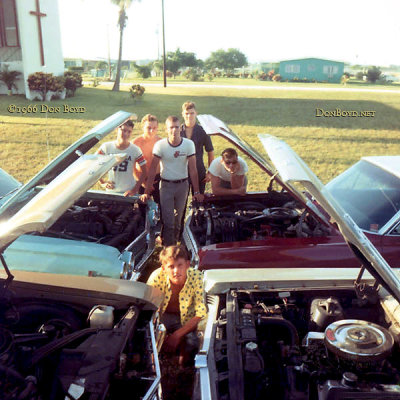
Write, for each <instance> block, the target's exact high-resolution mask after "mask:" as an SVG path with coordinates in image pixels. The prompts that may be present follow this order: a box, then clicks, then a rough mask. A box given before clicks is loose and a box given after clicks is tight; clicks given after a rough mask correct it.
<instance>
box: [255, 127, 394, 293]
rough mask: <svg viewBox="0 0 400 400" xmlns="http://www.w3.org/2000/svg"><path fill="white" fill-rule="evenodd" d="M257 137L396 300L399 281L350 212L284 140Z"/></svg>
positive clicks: (284, 177)
mask: <svg viewBox="0 0 400 400" xmlns="http://www.w3.org/2000/svg"><path fill="white" fill-rule="evenodd" d="M258 137H259V139H260V141H261V143H262V145H263V146H264V149H265V151H266V152H267V153H268V156H269V157H270V159H271V160H272V162H273V163H274V165H275V167H276V169H277V171H278V173H279V176H280V179H281V180H282V181H283V182H285V184H288V185H293V184H294V183H299V184H301V185H302V186H304V188H305V189H306V191H307V192H309V193H310V194H311V195H312V196H313V197H314V199H315V200H316V201H317V202H318V203H319V204H320V206H321V207H322V208H323V209H324V210H325V211H326V212H327V213H328V214H329V215H330V216H331V218H332V219H333V221H334V222H335V223H336V224H337V226H338V227H339V230H340V232H341V233H342V235H343V237H344V239H345V240H346V242H347V244H348V245H349V247H350V248H351V250H353V252H354V254H355V255H356V257H357V258H358V259H359V260H360V261H361V263H362V266H363V267H365V268H366V269H367V270H368V272H369V273H370V274H371V275H372V276H373V277H374V278H375V279H376V281H377V282H378V283H380V284H381V285H382V286H384V287H385V288H386V289H387V290H388V291H389V292H390V293H391V294H392V295H394V297H396V298H397V300H400V281H399V279H398V278H397V276H396V275H395V274H394V273H393V271H392V269H391V268H390V266H389V265H388V264H387V262H386V261H385V260H384V258H383V257H382V256H381V254H380V253H379V252H378V250H377V249H376V248H375V247H374V246H373V244H372V243H371V242H370V241H369V239H368V238H367V237H366V236H365V235H364V233H363V232H362V230H361V229H360V228H359V227H358V226H357V224H356V223H355V222H354V221H353V219H352V218H351V217H350V215H349V214H347V213H346V212H345V211H344V210H343V208H342V207H341V206H340V205H339V203H338V202H337V201H336V200H335V199H334V198H333V197H332V195H331V194H330V193H329V191H328V190H327V189H326V188H325V186H324V185H323V184H322V182H321V181H320V180H319V179H318V178H317V176H316V175H315V174H314V173H313V172H312V171H311V169H310V168H309V167H308V166H307V165H306V164H305V162H304V161H303V160H302V159H301V158H300V157H299V156H298V155H297V154H296V153H295V152H294V151H293V150H292V149H291V148H290V146H289V145H288V144H286V143H285V142H284V141H282V140H280V139H278V138H276V137H274V136H270V135H266V134H261V135H258Z"/></svg>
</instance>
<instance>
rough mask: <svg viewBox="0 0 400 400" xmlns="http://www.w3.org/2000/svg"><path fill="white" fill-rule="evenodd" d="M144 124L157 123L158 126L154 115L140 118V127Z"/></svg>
mask: <svg viewBox="0 0 400 400" xmlns="http://www.w3.org/2000/svg"><path fill="white" fill-rule="evenodd" d="M146 122H157V125H158V119H157V117H156V116H155V115H152V114H146V115H145V116H144V117H143V118H142V122H141V123H142V125H144V124H145V123H146Z"/></svg>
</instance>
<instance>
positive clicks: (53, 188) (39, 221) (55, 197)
mask: <svg viewBox="0 0 400 400" xmlns="http://www.w3.org/2000/svg"><path fill="white" fill-rule="evenodd" d="M125 158H126V155H125V154H115V155H107V156H105V155H99V154H95V155H82V156H81V157H79V158H78V159H77V160H76V161H75V162H73V163H72V164H71V165H70V166H69V167H68V168H67V169H66V170H64V171H63V172H62V173H61V174H60V175H58V176H57V177H56V178H55V179H53V180H52V181H51V182H50V184H49V185H47V186H46V187H44V188H43V189H42V190H40V191H38V193H37V194H36V196H34V197H33V198H32V199H31V200H30V201H29V202H28V203H27V204H26V205H25V206H24V207H22V208H21V209H20V210H19V211H18V212H17V213H16V214H15V215H13V216H12V217H11V218H9V219H8V220H7V221H6V222H3V223H1V224H0V253H1V252H3V251H4V250H5V248H6V247H7V246H8V245H9V244H10V243H12V242H13V241H14V240H15V239H17V238H18V237H19V236H21V235H23V234H24V233H29V232H44V231H45V230H46V229H48V228H49V227H50V226H51V225H52V224H53V223H54V222H55V221H56V220H57V219H58V218H59V217H60V216H61V215H62V214H63V213H64V212H65V211H66V210H67V209H68V208H69V207H70V206H71V205H72V204H73V203H74V202H75V201H76V200H77V199H78V198H79V197H81V196H82V195H83V194H84V193H86V192H87V191H88V190H89V189H90V187H92V186H93V185H94V184H95V183H96V182H97V181H98V180H99V179H100V178H101V177H102V176H103V175H104V174H106V173H107V172H108V170H109V169H111V168H112V167H113V166H114V165H117V164H119V163H121V162H122V161H123V160H124V159H125Z"/></svg>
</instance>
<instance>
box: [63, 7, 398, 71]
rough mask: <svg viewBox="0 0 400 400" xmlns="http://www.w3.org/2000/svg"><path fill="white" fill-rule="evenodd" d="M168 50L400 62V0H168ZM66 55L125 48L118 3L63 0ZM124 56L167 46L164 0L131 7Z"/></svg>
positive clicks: (255, 58) (151, 54)
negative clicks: (235, 50)
mask: <svg viewBox="0 0 400 400" xmlns="http://www.w3.org/2000/svg"><path fill="white" fill-rule="evenodd" d="M164 1H165V34H166V48H167V51H174V50H176V48H178V47H179V48H180V49H181V50H183V51H191V52H194V53H196V55H197V57H198V58H202V59H205V58H207V57H208V56H209V55H210V53H211V52H212V51H215V50H218V49H220V48H223V49H228V48H231V47H233V48H238V49H239V50H241V51H242V52H243V53H245V54H246V55H247V57H248V59H249V61H250V62H259V61H279V60H285V59H292V58H303V57H319V58H327V59H333V60H337V61H345V62H350V63H352V64H366V65H380V66H386V65H390V64H396V65H400V52H399V51H398V47H399V43H400V18H399V15H400V1H399V0H380V1H376V0H363V1H362V0H351V1H349V0H335V1H327V0H304V1H299V0H285V1H284V2H277V1H274V2H272V1H269V0H247V1H245V2H244V1H239V0H201V1H199V0H164ZM58 2H59V10H60V19H61V34H62V45H63V53H64V57H81V58H104V59H106V58H107V56H108V43H109V44H110V54H111V57H112V58H117V55H118V29H117V26H116V21H117V17H118V7H117V6H115V5H112V4H111V1H109V0H58ZM128 17H129V18H128V24H127V27H126V29H125V34H124V47H123V48H124V51H123V58H124V59H131V60H140V59H155V58H157V56H158V54H161V53H162V47H161V32H162V28H161V0H142V1H141V2H137V1H134V2H133V4H132V6H131V7H130V9H129V10H128Z"/></svg>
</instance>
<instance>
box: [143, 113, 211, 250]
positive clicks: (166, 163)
mask: <svg viewBox="0 0 400 400" xmlns="http://www.w3.org/2000/svg"><path fill="white" fill-rule="evenodd" d="M165 127H166V131H167V134H168V137H167V138H166V139H161V140H159V141H158V142H156V143H155V144H154V147H153V156H154V157H153V160H152V162H151V165H150V169H149V174H148V177H147V181H146V189H145V192H144V194H143V195H142V196H141V199H142V200H143V201H147V199H148V198H149V196H150V193H151V190H152V187H153V181H154V177H155V175H156V172H157V168H158V166H159V165H160V166H161V168H160V175H161V182H160V203H161V218H162V223H163V231H162V238H163V245H164V246H172V245H174V244H176V243H177V241H178V240H179V235H180V230H181V221H182V217H183V214H184V212H185V205H186V199H187V195H188V192H189V181H188V174H189V175H190V180H191V181H192V182H193V190H194V195H193V197H194V198H195V199H196V200H198V201H203V197H204V196H203V195H202V194H200V192H199V181H198V177H197V168H196V149H195V146H194V143H193V142H192V141H191V140H190V139H186V138H182V137H181V136H180V131H179V129H180V124H179V119H178V118H177V117H174V116H170V117H168V118H167V120H166V121H165ZM175 210H176V212H175Z"/></svg>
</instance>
